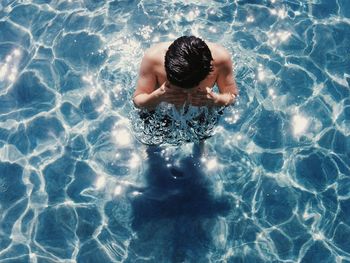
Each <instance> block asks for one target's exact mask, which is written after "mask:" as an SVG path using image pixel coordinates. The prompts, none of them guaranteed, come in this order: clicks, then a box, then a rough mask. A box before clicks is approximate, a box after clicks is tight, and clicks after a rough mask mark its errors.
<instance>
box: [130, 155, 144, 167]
mask: <svg viewBox="0 0 350 263" xmlns="http://www.w3.org/2000/svg"><path fill="white" fill-rule="evenodd" d="M140 163H141V158H140V156H138V155H137V154H136V153H132V157H131V159H130V161H129V166H130V167H131V168H136V167H138V166H139V165H140Z"/></svg>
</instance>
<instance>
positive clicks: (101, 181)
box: [96, 175, 106, 189]
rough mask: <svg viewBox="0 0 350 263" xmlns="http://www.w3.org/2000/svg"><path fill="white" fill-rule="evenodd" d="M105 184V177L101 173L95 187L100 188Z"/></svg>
mask: <svg viewBox="0 0 350 263" xmlns="http://www.w3.org/2000/svg"><path fill="white" fill-rule="evenodd" d="M105 185H106V178H105V177H104V176H103V175H102V176H100V177H98V178H97V180H96V188H97V189H101V188H103V187H104V186H105Z"/></svg>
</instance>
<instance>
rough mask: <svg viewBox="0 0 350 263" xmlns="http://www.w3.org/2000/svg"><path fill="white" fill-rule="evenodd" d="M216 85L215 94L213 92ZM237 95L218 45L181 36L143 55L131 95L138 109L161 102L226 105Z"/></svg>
mask: <svg viewBox="0 0 350 263" xmlns="http://www.w3.org/2000/svg"><path fill="white" fill-rule="evenodd" d="M215 83H217V86H218V88H219V93H215V92H213V90H212V89H213V86H214V85H215ZM237 94H238V90H237V86H236V83H235V80H234V77H233V72H232V62H231V57H230V54H229V53H228V52H227V50H226V49H224V48H223V47H222V46H219V45H217V44H214V43H208V45H207V44H206V43H205V42H204V41H203V40H202V39H200V38H197V37H194V36H183V37H180V38H178V39H176V40H175V41H174V42H173V43H169V42H165V43H159V44H156V45H154V46H153V47H151V48H150V49H148V50H147V51H146V52H145V55H144V57H143V59H142V62H141V67H140V73H139V79H138V82H137V87H136V90H135V93H134V98H133V101H134V104H135V106H136V107H138V108H144V109H147V110H153V109H155V108H156V107H157V105H158V104H159V103H161V102H168V103H171V104H174V105H175V106H176V107H181V106H182V105H183V104H185V103H186V102H187V103H189V104H191V105H193V106H227V105H229V104H231V103H233V102H234V101H235V99H236V96H237Z"/></svg>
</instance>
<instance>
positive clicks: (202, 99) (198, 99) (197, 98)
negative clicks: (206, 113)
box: [189, 87, 218, 107]
mask: <svg viewBox="0 0 350 263" xmlns="http://www.w3.org/2000/svg"><path fill="white" fill-rule="evenodd" d="M217 99H218V94H217V93H215V92H213V90H212V89H211V88H208V87H207V88H198V89H197V90H196V91H195V92H193V93H192V94H191V95H190V97H189V100H190V103H191V104H192V105H193V106H198V107H201V106H214V105H216V103H217Z"/></svg>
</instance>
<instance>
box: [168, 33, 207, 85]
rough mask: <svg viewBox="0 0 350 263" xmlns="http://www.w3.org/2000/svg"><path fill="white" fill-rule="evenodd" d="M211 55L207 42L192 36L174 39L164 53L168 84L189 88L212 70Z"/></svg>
mask: <svg viewBox="0 0 350 263" xmlns="http://www.w3.org/2000/svg"><path fill="white" fill-rule="evenodd" d="M212 60H213V57H212V55H211V52H210V50H209V48H208V46H207V44H206V43H205V42H204V41H203V40H202V39H200V38H198V37H194V36H182V37H180V38H178V39H176V40H175V41H174V42H173V43H172V44H171V45H170V46H169V48H168V50H167V52H166V54H165V71H166V75H167V79H168V81H169V82H170V84H173V85H175V86H178V87H181V88H184V89H190V88H193V87H195V86H197V85H198V84H199V82H201V81H202V80H203V79H205V78H206V77H207V76H208V74H209V73H210V72H211V71H212V65H211V61H212Z"/></svg>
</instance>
